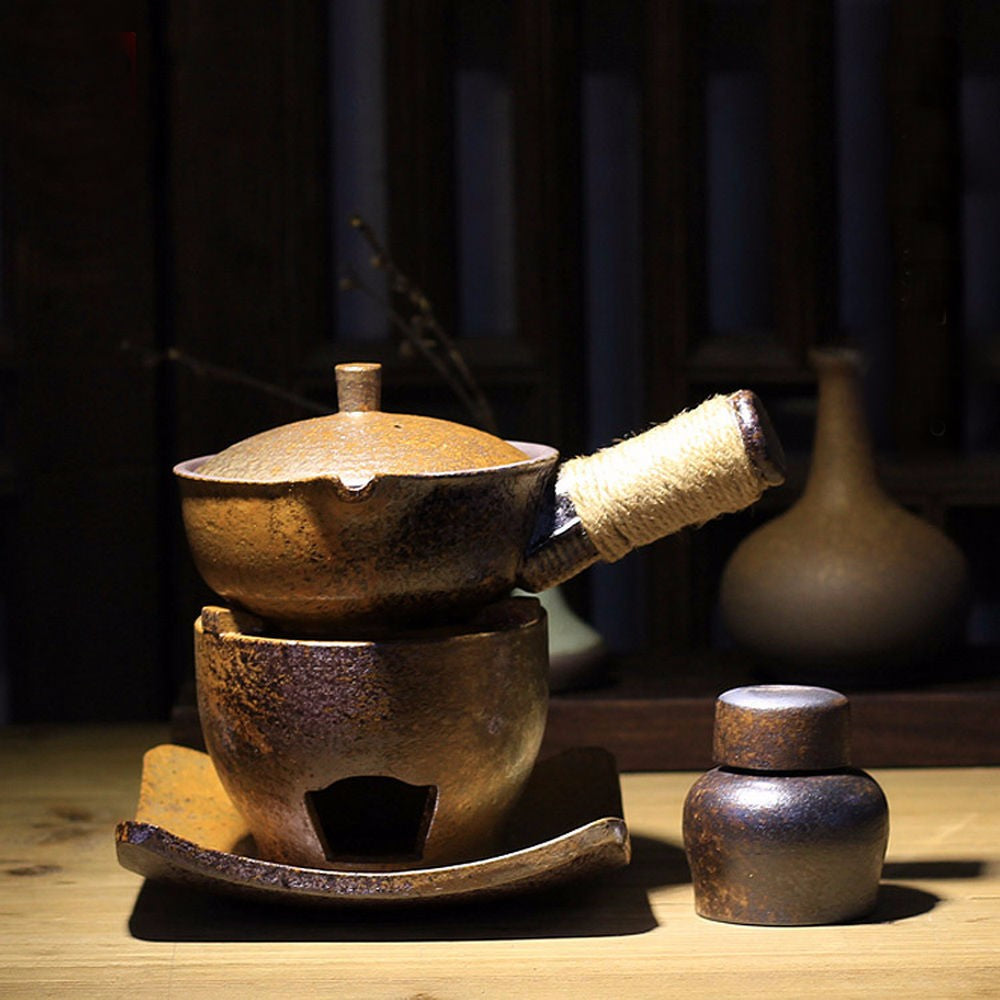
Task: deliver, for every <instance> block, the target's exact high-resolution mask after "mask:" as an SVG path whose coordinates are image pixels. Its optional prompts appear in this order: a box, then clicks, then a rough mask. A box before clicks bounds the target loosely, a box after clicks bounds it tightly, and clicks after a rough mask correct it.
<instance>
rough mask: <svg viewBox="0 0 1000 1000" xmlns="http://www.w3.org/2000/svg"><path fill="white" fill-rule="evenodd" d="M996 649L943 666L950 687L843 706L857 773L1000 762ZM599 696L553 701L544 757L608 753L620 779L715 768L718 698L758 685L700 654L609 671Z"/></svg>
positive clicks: (932, 685)
mask: <svg viewBox="0 0 1000 1000" xmlns="http://www.w3.org/2000/svg"><path fill="white" fill-rule="evenodd" d="M998 664H1000V650H994V649H988V648H982V649H968V650H963V651H961V652H960V653H957V654H955V656H954V657H953V659H952V660H949V661H948V662H947V663H946V664H944V665H942V667H941V676H948V678H949V680H948V681H947V682H946V681H943V680H942V681H934V682H930V681H928V682H925V683H923V684H922V685H920V686H915V687H912V688H907V689H903V690H885V691H865V690H850V689H849V688H845V689H844V692H845V694H847V695H848V696H849V697H850V700H851V706H852V719H853V745H854V759H855V762H856V763H857V765H858V766H860V767H897V766H915V765H920V766H925V765H927V766H930V765H946V766H950V765H979V764H996V763H1000V729H998V727H997V725H996V719H997V718H998V717H1000V670H998ZM613 670H614V674H615V679H614V680H612V681H611V682H610V683H609V684H608V685H607V686H606V687H602V688H595V689H592V690H590V691H581V692H577V693H573V694H561V695H554V696H553V697H552V699H551V702H550V706H549V721H548V728H547V730H546V736H545V746H544V749H543V752H544V753H555V752H557V751H559V750H561V749H565V748H567V747H570V746H579V745H580V744H581V743H585V744H596V745H599V746H603V747H606V748H607V749H609V750H611V751H612V752H613V753H614V754H615V756H616V757H617V759H618V764H619V767H620V768H621V769H622V770H625V771H653V770H677V769H681V770H684V769H704V768H707V767H709V766H711V764H712V760H711V748H712V720H713V711H714V703H715V697H716V696H717V695H718V694H720V693H721V692H723V691H725V690H727V689H729V688H732V687H739V686H741V685H744V684H752V683H760V677H759V676H757V675H755V674H754V672H753V670H752V669H751V668H750V666H749V665H748V663H747V662H746V661H745V660H744V659H743V658H741V657H740V656H739V655H737V654H728V653H716V652H707V653H701V654H693V655H691V656H687V657H684V656H675V657H669V658H662V659H659V660H658V661H657V660H656V659H654V658H652V657H638V658H631V659H629V660H627V661H621V662H619V663H616V664H613Z"/></svg>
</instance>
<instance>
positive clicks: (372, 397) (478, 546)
mask: <svg viewBox="0 0 1000 1000" xmlns="http://www.w3.org/2000/svg"><path fill="white" fill-rule="evenodd" d="M337 379H338V395H339V399H340V412H339V413H337V414H333V415H331V416H329V417H320V418H317V419H314V420H306V421H301V422H300V423H297V424H291V425H288V426H287V427H281V428H276V429H275V430H272V431H267V432H265V433H263V434H260V435H257V436H256V437H253V438H249V439H247V440H246V441H244V442H240V443H238V444H236V445H233V446H232V447H230V448H228V449H226V450H225V451H223V452H221V453H220V454H219V455H216V456H209V457H204V458H198V459H192V460H190V461H187V462H182V463H181V464H180V465H178V466H177V467H176V469H175V473H176V475H177V477H178V480H179V483H180V488H181V495H182V509H183V514H184V523H185V527H186V530H187V535H188V540H189V542H190V544H191V549H192V552H193V555H194V558H195V562H196V564H197V566H198V569H199V570H200V572H201V574H202V576H203V577H204V578H205V580H206V582H207V583H208V584H209V586H210V587H211V588H212V589H213V590H214V591H215V592H216V593H218V594H220V595H221V596H222V597H224V598H225V599H227V600H229V601H231V602H232V603H233V604H235V605H237V606H240V607H242V608H246V609H248V610H250V611H252V612H253V613H255V614H258V615H260V616H261V617H262V618H264V619H265V620H266V621H267V622H268V623H269V624H270V625H271V626H272V627H275V628H278V629H280V630H281V631H283V632H284V633H285V634H288V635H293V636H304V635H321V636H347V635H359V634H361V635H371V634H372V630H383V629H393V628H398V627H405V626H411V625H416V624H419V625H426V624H433V623H435V622H454V621H456V620H458V619H460V618H461V617H463V616H465V615H468V614H470V613H471V612H474V611H475V610H476V609H477V608H480V607H482V606H484V605H486V604H488V603H490V602H491V601H494V600H497V599H498V598H500V597H502V596H504V595H505V594H508V593H510V591H511V589H512V588H513V587H514V586H515V584H517V585H519V586H522V587H523V588H524V589H526V590H529V591H532V592H539V591H541V590H544V589H546V588H548V587H552V586H555V585H556V584H558V583H559V582H561V581H562V580H565V579H567V578H569V577H570V576H573V575H574V574H576V573H578V572H580V571H581V570H582V569H585V568H586V567H587V566H590V565H592V564H593V563H594V562H597V561H598V560H599V559H604V560H608V561H612V560H615V559H618V558H620V557H621V556H623V555H625V554H626V553H627V552H628V551H630V550H631V549H632V548H635V547H637V546H639V545H644V544H647V543H649V542H651V541H654V540H655V539H657V538H660V537H662V536H663V535H666V534H669V533H671V532H673V531H677V530H679V529H680V528H682V527H684V526H686V525H690V524H699V523H702V522H704V521H706V520H709V519H711V518H712V517H715V516H716V515H718V514H721V513H725V512H730V511H736V510H740V509H742V508H743V507H745V506H747V505H748V504H750V503H752V502H754V501H755V500H756V499H758V498H759V496H760V495H761V493H762V492H763V491H764V490H765V489H766V488H767V487H768V486H771V485H774V484H776V483H779V482H781V481H782V477H783V472H782V455H781V449H780V445H779V444H778V442H777V440H776V439H775V437H774V434H773V432H772V431H771V429H770V424H769V422H768V420H767V417H766V414H764V413H763V410H762V408H761V407H760V405H759V402H758V401H757V399H756V397H754V396H753V394H752V393H749V392H738V393H734V394H733V395H732V396H728V397H724V396H718V397H715V398H714V399H711V400H708V401H706V402H705V403H704V404H702V405H701V406H700V407H698V408H696V409H695V410H692V411H690V412H687V413H684V414H681V415H679V416H678V417H676V418H674V420H672V421H669V422H668V423H666V424H662V425H660V426H659V427H655V428H653V429H652V430H650V431H647V432H646V433H644V434H641V435H638V436H637V437H634V438H630V439H628V440H626V441H623V442H622V443H620V444H619V445H617V446H615V447H614V448H609V449H605V450H604V451H602V452H598V453H597V454H596V455H593V456H590V457H588V458H582V459H574V460H572V461H570V462H567V463H565V464H564V465H563V466H562V467H561V468H558V469H557V466H558V465H559V456H558V454H557V452H556V451H555V449H553V448H550V447H547V446H545V445H541V444H530V443H521V442H505V441H501V440H499V439H497V438H492V437H490V436H489V435H486V434H482V433H481V432H479V431H475V430H473V429H471V428H467V427H462V426H461V425H457V424H451V423H448V422H446V421H440V420H432V419H428V418H423V417H408V416H400V415H397V414H389V413H383V412H381V411H380V410H379V409H378V406H379V399H380V382H379V379H380V374H379V367H378V366H377V365H370V364H354V365H340V366H338V369H337Z"/></svg>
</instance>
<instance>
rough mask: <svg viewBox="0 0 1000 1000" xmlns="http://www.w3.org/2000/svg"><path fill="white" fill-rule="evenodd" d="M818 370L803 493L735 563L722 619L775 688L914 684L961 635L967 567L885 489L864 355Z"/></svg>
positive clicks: (837, 356)
mask: <svg viewBox="0 0 1000 1000" xmlns="http://www.w3.org/2000/svg"><path fill="white" fill-rule="evenodd" d="M814 363H815V367H816V370H817V374H818V377H819V411H818V416H817V424H816V438H815V445H814V449H813V456H812V464H811V467H810V471H809V477H808V481H807V484H806V488H805V492H804V494H803V496H802V498H801V499H800V500H799V501H798V502H797V503H796V504H795V505H794V506H793V507H791V509H790V510H788V511H787V512H786V513H785V514H783V515H782V516H780V517H778V518H775V519H774V520H773V521H771V522H769V523H767V524H765V525H764V526H763V527H761V528H759V529H758V530H757V531H755V532H754V533H753V534H752V535H750V536H749V537H748V538H747V539H745V540H744V541H743V543H742V544H741V545H740V546H739V548H737V550H736V552H735V553H734V554H733V556H732V558H731V559H730V561H729V563H728V565H727V566H726V568H725V571H724V573H723V577H722V586H721V608H722V613H723V618H724V621H725V622H726V624H727V626H728V628H729V630H730V631H731V633H732V634H733V636H734V637H735V639H736V640H737V641H738V642H739V643H740V644H741V645H743V646H744V647H746V648H747V649H749V650H750V651H751V652H752V653H753V654H754V655H755V657H756V659H757V660H758V662H759V664H760V666H761V667H762V668H763V669H764V670H765V671H766V672H767V673H768V674H770V675H772V676H774V677H776V678H777V679H779V680H805V681H815V682H820V683H822V682H835V683H838V684H840V685H844V686H864V685H873V684H880V683H885V682H889V681H892V682H894V683H895V682H898V681H900V680H902V681H905V680H907V679H908V678H915V677H916V676H917V675H918V673H919V671H920V670H921V669H922V668H923V667H924V666H925V664H927V662H928V661H929V660H931V659H932V658H933V657H934V655H935V654H936V653H938V652H939V651H940V650H941V649H942V647H943V646H945V645H946V644H947V643H949V642H951V641H952V640H953V639H954V638H955V637H956V636H957V635H958V633H959V631H960V629H961V625H962V622H963V617H964V613H965V610H966V605H967V600H968V574H967V568H966V563H965V559H964V556H963V555H962V553H961V552H960V551H959V549H958V548H957V546H956V545H955V544H954V543H953V542H952V541H951V540H950V539H948V538H947V537H946V536H945V535H944V534H943V533H942V532H941V531H939V530H938V529H937V528H935V527H934V526H932V525H930V524H928V523H927V522H926V521H924V520H922V519H921V518H919V517H917V516H915V515H914V514H911V513H910V512H909V511H907V510H906V509H905V508H903V507H902V506H900V505H899V504H898V503H896V502H895V501H894V500H892V499H891V498H890V497H889V496H888V495H887V494H886V493H885V491H884V490H883V489H882V487H881V485H880V484H879V481H878V478H877V476H876V471H875V461H874V456H873V453H872V447H871V442H870V439H869V435H868V430H867V426H866V423H865V419H864V413H863V408H862V402H861V395H860V386H859V358H858V355H857V354H856V353H855V352H852V351H848V350H834V349H829V350H823V351H817V352H815V354H814Z"/></svg>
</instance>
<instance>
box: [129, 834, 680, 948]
mask: <svg viewBox="0 0 1000 1000" xmlns="http://www.w3.org/2000/svg"><path fill="white" fill-rule="evenodd" d="M632 845H633V862H632V865H631V866H630V867H629V868H625V869H623V870H621V871H618V872H615V873H609V874H607V875H604V876H602V877H601V878H599V879H597V880H594V881H592V882H588V883H580V884H577V885H571V886H562V887H559V888H553V889H549V890H545V891H539V892H533V893H526V894H524V895H520V896H512V897H509V898H507V899H500V900H484V901H482V902H476V901H475V900H473V899H469V900H467V901H464V902H461V903H441V904H431V905H421V904H420V903H415V904H412V905H407V904H402V905H391V906H390V905H386V906H382V905H379V906H377V907H374V906H367V907H364V906H362V907H359V906H354V907H351V906H337V905H329V906H322V905H320V906H316V905H312V906H297V905H292V904H287V905H285V904H275V903H264V902H259V901H256V900H245V899H238V898H233V897H229V896H225V895H222V894H213V893H211V892H205V891H204V890H201V889H195V888H189V887H187V886H182V885H177V884H171V883H165V882H154V881H149V880H147V881H146V882H144V883H143V886H142V889H141V890H140V891H139V895H138V897H137V898H136V902H135V906H134V908H133V911H132V915H131V917H130V919H129V930H130V932H131V933H132V935H133V936H134V937H136V938H139V939H142V940H146V941H440V940H449V941H473V940H495V939H500V940H502V939H511V938H522V939H523V938H559V937H606V936H611V935H624V934H643V933H645V932H647V931H650V930H652V929H653V928H655V927H656V926H657V921H656V918H655V917H654V915H653V912H652V910H651V908H650V905H649V897H648V892H647V890H649V889H652V888H654V887H656V886H659V885H667V884H672V883H680V882H685V881H687V880H688V871H687V864H686V862H685V861H684V852H683V851H682V850H681V849H680V848H679V847H677V846H675V845H673V844H669V843H667V842H665V841H658V840H654V839H652V838H648V837H636V838H633V841H632Z"/></svg>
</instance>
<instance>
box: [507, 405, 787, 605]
mask: <svg viewBox="0 0 1000 1000" xmlns="http://www.w3.org/2000/svg"><path fill="white" fill-rule="evenodd" d="M784 478H785V458H784V452H783V450H782V447H781V443H780V442H779V440H778V437H777V435H776V433H775V431H774V428H773V426H772V425H771V421H770V419H769V418H768V416H767V413H766V411H765V410H764V407H763V406H762V405H761V403H760V401H759V400H758V398H757V397H756V395H755V394H754V393H752V392H749V391H747V390H741V391H740V392H736V393H733V394H731V395H729V396H714V397H712V398H711V399H708V400H706V401H705V402H704V403H702V404H701V405H700V406H698V407H696V408H695V409H693V410H688V411H685V412H684V413H681V414H678V415H677V416H676V417H674V418H673V419H672V420H669V421H667V422H666V423H664V424H660V425H658V426H656V427H654V428H652V429H651V430H648V431H646V432H644V433H642V434H639V435H637V436H635V437H632V438H628V439H626V440H625V441H622V442H620V443H619V444H616V445H614V446H612V447H610V448H605V449H603V450H601V451H598V452H597V453H595V454H594V455H590V456H587V457H585V458H575V459H572V460H571V461H569V462H566V463H565V464H564V465H563V466H561V467H560V469H559V472H558V475H557V477H556V481H555V483H554V485H553V487H552V488H551V491H550V495H549V497H548V503H547V504H545V505H544V509H543V511H542V512H541V514H540V516H539V521H538V525H537V527H536V530H535V533H534V535H533V537H532V540H531V543H530V544H529V546H528V550H527V553H526V555H525V558H524V561H523V563H522V565H521V568H520V571H519V573H518V579H517V582H518V586H520V587H522V588H523V589H524V590H529V591H532V592H535V593H538V592H540V591H542V590H546V589H548V588H549V587H554V586H556V585H557V584H559V583H562V582H563V581H565V580H568V579H570V578H571V577H573V576H576V574H577V573H580V572H582V571H583V570H584V569H586V568H587V567H588V566H592V565H593V564H594V563H596V562H600V561H604V562H615V561H616V560H618V559H620V558H621V557H622V556H624V555H625V554H627V553H628V552H631V551H632V549H634V548H638V547H639V546H641V545H647V544H649V543H650V542H653V541H656V540H657V539H659V538H663V537H665V536H666V535H670V534H673V533H674V532H677V531H680V530H681V529H682V528H685V527H689V526H691V525H701V524H704V523H705V522H706V521H710V520H712V519H713V518H715V517H718V516H719V515H721V514H728V513H734V512H736V511H739V510H742V509H744V508H745V507H748V506H749V505H750V504H752V503H754V502H756V501H757V500H759V499H760V497H761V495H762V494H763V493H764V491H765V490H766V489H768V488H769V487H772V486H777V485H780V484H781V483H782V482H784Z"/></svg>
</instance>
